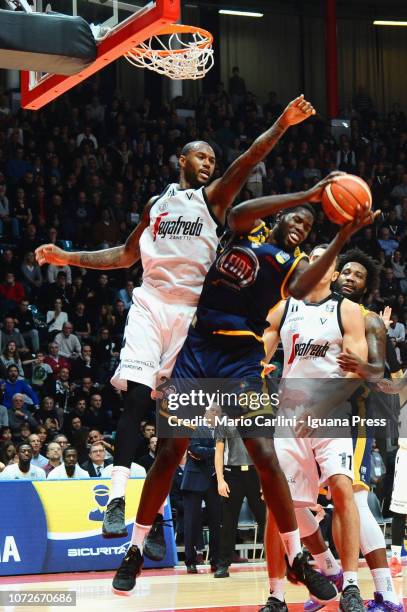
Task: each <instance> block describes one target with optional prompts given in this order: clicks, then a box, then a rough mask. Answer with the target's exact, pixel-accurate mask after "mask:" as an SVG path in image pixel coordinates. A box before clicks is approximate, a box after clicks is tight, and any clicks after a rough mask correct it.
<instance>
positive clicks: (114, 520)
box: [102, 497, 127, 538]
mask: <svg viewBox="0 0 407 612" xmlns="http://www.w3.org/2000/svg"><path fill="white" fill-rule="evenodd" d="M124 512H125V502H124V497H116V498H115V499H112V501H111V502H110V503H109V504H108V506H107V508H106V511H105V516H104V518H103V526H102V535H103V537H104V538H121V537H123V536H126V535H127V527H126V523H125V522H124Z"/></svg>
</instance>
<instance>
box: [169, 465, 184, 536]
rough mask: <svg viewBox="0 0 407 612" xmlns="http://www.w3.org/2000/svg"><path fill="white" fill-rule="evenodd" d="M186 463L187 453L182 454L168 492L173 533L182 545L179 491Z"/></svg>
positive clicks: (181, 500) (181, 502)
mask: <svg viewBox="0 0 407 612" xmlns="http://www.w3.org/2000/svg"><path fill="white" fill-rule="evenodd" d="M186 462H187V453H184V455H183V457H182V459H181V462H180V464H179V466H178V467H177V471H176V472H175V475H174V480H173V481H172V487H171V491H170V503H171V511H172V518H173V521H174V524H175V529H174V531H175V532H176V542H177V544H183V543H184V499H183V495H182V491H181V484H182V479H183V477H184V469H185V464H186Z"/></svg>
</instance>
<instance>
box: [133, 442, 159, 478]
mask: <svg viewBox="0 0 407 612" xmlns="http://www.w3.org/2000/svg"><path fill="white" fill-rule="evenodd" d="M157 440H158V438H157V436H151V438H150V439H149V441H148V453H147V454H146V455H143V456H142V457H140V459H137V463H138V464H139V465H142V466H143V468H144V469H145V471H146V472H148V470H149V469H150V468H151V466H152V465H153V463H154V459H155V452H156V448H157Z"/></svg>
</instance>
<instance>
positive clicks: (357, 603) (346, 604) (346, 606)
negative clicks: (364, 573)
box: [339, 584, 365, 612]
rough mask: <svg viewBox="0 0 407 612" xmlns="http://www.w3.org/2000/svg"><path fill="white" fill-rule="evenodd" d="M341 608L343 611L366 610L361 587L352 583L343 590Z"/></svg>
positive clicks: (355, 611)
mask: <svg viewBox="0 0 407 612" xmlns="http://www.w3.org/2000/svg"><path fill="white" fill-rule="evenodd" d="M339 609H340V610H342V612H364V611H365V606H364V603H363V599H362V598H361V596H360V591H359V587H357V586H356V585H353V584H350V585H349V586H347V587H346V589H344V590H343V591H342V595H341V599H340V601H339Z"/></svg>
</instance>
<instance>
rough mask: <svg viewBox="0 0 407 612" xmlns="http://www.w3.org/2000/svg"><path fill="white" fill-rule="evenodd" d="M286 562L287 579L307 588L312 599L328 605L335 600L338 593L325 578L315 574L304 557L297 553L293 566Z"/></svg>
mask: <svg viewBox="0 0 407 612" xmlns="http://www.w3.org/2000/svg"><path fill="white" fill-rule="evenodd" d="M286 562H287V578H288V580H289V581H290V582H293V583H294V584H297V583H301V584H303V585H304V586H306V587H307V589H308V590H309V592H310V593H311V595H312V596H313V598H314V599H316V600H317V601H318V602H319V603H328V602H329V601H333V600H334V599H336V596H337V595H338V591H337V588H336V586H335V585H333V584H332V583H331V582H329V580H328V578H326V576H323V575H322V574H320V573H319V572H316V571H315V570H314V569H313V568H312V567H311V566H310V565H309V563H308V561H307V558H306V556H305V555H304V554H303V553H299V554H298V555H297V556H296V557H295V559H294V561H293V564H292V565H291V566H290V565H289V564H288V560H287V557H286Z"/></svg>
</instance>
